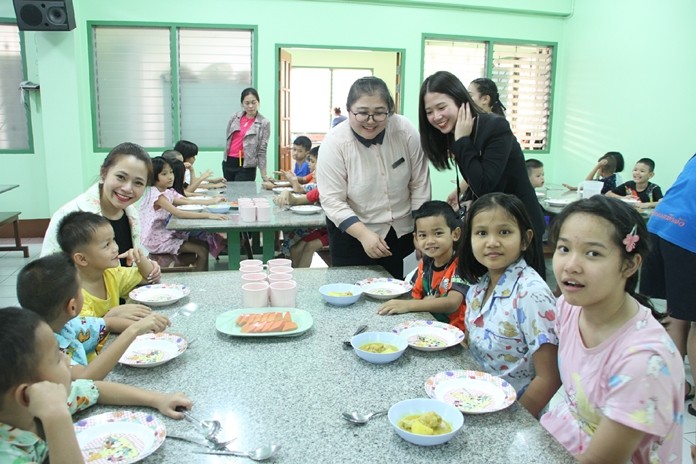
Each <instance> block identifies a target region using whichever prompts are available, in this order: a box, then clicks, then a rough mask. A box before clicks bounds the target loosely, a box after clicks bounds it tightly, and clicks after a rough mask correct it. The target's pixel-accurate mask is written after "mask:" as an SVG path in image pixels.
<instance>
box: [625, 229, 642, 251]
mask: <svg viewBox="0 0 696 464" xmlns="http://www.w3.org/2000/svg"><path fill="white" fill-rule="evenodd" d="M637 230H638V226H637V225H634V226H633V229H631V231H630V232H629V233H627V234H626V238H624V239H623V244H624V245H626V251H627V252H629V253H630V252H632V251H633V250H634V249H635V248H636V243H638V240H640V236H638V234H637V233H636V232H637Z"/></svg>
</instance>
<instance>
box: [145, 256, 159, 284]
mask: <svg viewBox="0 0 696 464" xmlns="http://www.w3.org/2000/svg"><path fill="white" fill-rule="evenodd" d="M150 262H151V263H152V271H151V272H150V275H148V276H147V281H148V283H151V284H156V283H157V282H159V281H160V278H161V277H162V268H161V267H160V265H159V263H158V262H157V261H153V260H150Z"/></svg>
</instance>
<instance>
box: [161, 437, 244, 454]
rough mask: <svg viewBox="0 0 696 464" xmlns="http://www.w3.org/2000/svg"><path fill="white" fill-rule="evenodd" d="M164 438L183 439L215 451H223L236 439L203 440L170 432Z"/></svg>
mask: <svg viewBox="0 0 696 464" xmlns="http://www.w3.org/2000/svg"><path fill="white" fill-rule="evenodd" d="M166 438H173V439H175V440H181V441H185V442H188V443H195V444H196V445H199V446H204V447H206V448H210V449H212V450H216V451H224V450H225V449H226V448H227V445H229V444H230V443H232V442H233V441H235V440H236V439H237V438H232V439H231V440H226V441H217V440H212V439H207V440H205V441H203V440H198V439H195V438H190V437H186V436H183V435H175V434H172V433H167V437H166Z"/></svg>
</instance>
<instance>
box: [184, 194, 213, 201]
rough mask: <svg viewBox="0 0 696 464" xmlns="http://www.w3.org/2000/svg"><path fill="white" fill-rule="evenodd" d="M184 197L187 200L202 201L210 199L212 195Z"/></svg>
mask: <svg viewBox="0 0 696 464" xmlns="http://www.w3.org/2000/svg"><path fill="white" fill-rule="evenodd" d="M186 198H187V199H189V200H193V201H203V200H212V199H213V197H208V196H205V195H201V196H196V197H186Z"/></svg>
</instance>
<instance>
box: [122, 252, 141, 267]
mask: <svg viewBox="0 0 696 464" xmlns="http://www.w3.org/2000/svg"><path fill="white" fill-rule="evenodd" d="M123 258H126V265H127V266H132V265H133V264H134V263H135V264H138V263H140V260H141V259H144V258H145V253H144V252H143V251H142V250H141V249H139V248H131V249H130V250H128V251H125V252H123V253H121V254H120V255H118V259H123Z"/></svg>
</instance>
